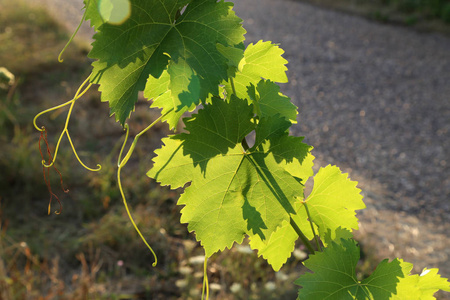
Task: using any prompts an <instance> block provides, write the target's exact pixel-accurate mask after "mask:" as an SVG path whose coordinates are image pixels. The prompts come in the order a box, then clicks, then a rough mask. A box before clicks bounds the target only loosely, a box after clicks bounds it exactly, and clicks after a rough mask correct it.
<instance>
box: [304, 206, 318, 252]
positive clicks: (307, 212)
mask: <svg viewBox="0 0 450 300" xmlns="http://www.w3.org/2000/svg"><path fill="white" fill-rule="evenodd" d="M302 202H303V205H305V209H306V214H307V215H308V221H309V224H310V225H311V230H312V232H313V234H314V240H315V241H316V244H317V250H319V251H320V252H322V247H320V243H319V239H318V238H317V234H316V231H315V230H314V225H313V223H312V219H311V215H310V214H309V209H308V205H307V204H306V201H305V200H303V201H302Z"/></svg>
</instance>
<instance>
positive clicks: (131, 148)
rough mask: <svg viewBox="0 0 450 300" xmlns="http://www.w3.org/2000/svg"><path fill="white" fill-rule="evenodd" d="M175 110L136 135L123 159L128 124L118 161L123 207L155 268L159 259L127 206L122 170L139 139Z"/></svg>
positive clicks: (118, 181)
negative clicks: (121, 176) (153, 260)
mask: <svg viewBox="0 0 450 300" xmlns="http://www.w3.org/2000/svg"><path fill="white" fill-rule="evenodd" d="M172 110H173V109H170V110H169V111H168V112H166V113H165V114H164V115H162V116H160V117H159V118H158V119H156V120H155V121H153V123H151V124H150V125H149V126H147V127H146V128H145V129H143V130H142V131H141V132H139V133H138V134H136V136H135V137H134V140H133V143H132V144H131V146H130V148H129V149H128V152H127V154H126V155H125V157H124V158H123V159H122V154H123V151H124V149H125V145H126V143H127V140H128V136H129V134H130V128H129V126H128V124H125V130H126V133H125V140H124V141H123V144H122V148H121V149H120V153H119V159H118V161H117V166H118V169H117V185H118V186H119V190H120V195H121V196H122V200H123V205H124V206H125V210H126V211H127V214H128V218H129V219H130V221H131V224H133V227H134V229H135V230H136V232H137V233H138V234H139V236H140V237H141V239H142V241H143V242H144V244H145V245H146V246H147V248H148V249H149V250H150V252H151V253H152V254H153V257H154V258H155V262H154V263H153V264H152V266H153V267H155V266H156V265H157V263H158V258H157V257H156V253H155V251H153V248H152V247H151V246H150V245H149V244H148V242H147V240H146V239H145V237H144V235H143V234H142V233H141V231H140V230H139V228H138V226H137V225H136V222H134V219H133V216H132V215H131V212H130V209H129V208H128V204H127V199H126V197H125V193H124V191H123V188H122V181H121V180H120V173H121V171H122V168H123V167H124V166H125V165H126V164H127V162H128V160H129V159H130V157H131V155H132V154H133V152H134V149H135V148H136V144H137V141H138V139H139V137H140V136H141V135H143V134H144V133H145V132H147V131H148V130H149V129H150V128H152V127H153V126H155V125H156V124H157V123H158V122H159V121H161V120H162V119H163V118H164V117H165V116H166V115H167V114H169V113H170V112H172Z"/></svg>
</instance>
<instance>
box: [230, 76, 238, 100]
mask: <svg viewBox="0 0 450 300" xmlns="http://www.w3.org/2000/svg"><path fill="white" fill-rule="evenodd" d="M230 84H231V89H232V90H233V94H234V95H235V96H236V97H237V94H236V87H235V86H234V79H233V77H230Z"/></svg>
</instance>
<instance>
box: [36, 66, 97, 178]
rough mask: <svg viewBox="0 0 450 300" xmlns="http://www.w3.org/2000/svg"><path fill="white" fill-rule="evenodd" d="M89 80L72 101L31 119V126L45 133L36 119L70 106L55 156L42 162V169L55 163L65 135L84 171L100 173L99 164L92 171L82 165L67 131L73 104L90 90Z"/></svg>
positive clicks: (82, 85)
mask: <svg viewBox="0 0 450 300" xmlns="http://www.w3.org/2000/svg"><path fill="white" fill-rule="evenodd" d="M90 78H91V75H89V76H88V78H86V80H85V81H84V82H83V83H82V84H81V85H80V87H79V88H78V90H77V92H76V93H75V96H74V97H73V99H72V100H70V101H67V102H66V103H63V104H60V105H57V106H55V107H52V108H49V109H46V110H44V111H42V112H40V113H38V114H37V115H36V116H35V117H34V119H33V125H34V127H35V128H36V129H37V130H38V131H41V132H42V131H45V128H44V127H42V128H39V127H38V126H37V124H36V121H37V118H39V117H40V116H42V115H43V114H46V113H48V112H51V111H54V110H57V109H59V108H62V107H64V106H67V105H70V107H69V112H68V113H67V117H66V123H65V125H64V129H63V131H62V132H61V134H60V136H59V139H58V142H57V143H56V149H55V155H54V157H53V159H52V160H51V161H49V163H45V161H43V162H42V164H43V166H44V167H46V168H50V167H51V166H52V165H53V164H54V162H55V161H56V157H57V156H58V150H59V146H60V144H61V141H62V138H63V137H64V135H67V139H68V140H69V143H70V147H71V148H72V151H73V153H74V154H75V157H76V158H77V160H78V162H79V163H80V164H81V166H83V167H84V168H85V169H87V170H89V171H92V172H97V171H100V170H101V168H102V166H101V165H99V164H97V168H96V169H93V168H90V167H88V166H86V164H84V163H83V162H82V161H81V159H80V157H79V156H78V153H77V151H76V150H75V147H74V145H73V142H72V139H71V138H70V135H69V129H68V127H69V121H70V117H71V115H72V111H73V107H74V106H75V102H76V101H77V100H78V99H79V98H81V97H82V96H83V95H84V94H85V93H86V92H87V91H88V90H89V89H90V88H91V86H92V83H89V79H90ZM88 83H89V84H88ZM86 84H88V85H87V86H86V87H85V88H84V86H85V85H86ZM83 88H84V89H83Z"/></svg>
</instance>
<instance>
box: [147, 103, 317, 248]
mask: <svg viewBox="0 0 450 300" xmlns="http://www.w3.org/2000/svg"><path fill="white" fill-rule="evenodd" d="M252 112H253V108H252V106H249V105H248V104H247V101H245V100H242V99H238V98H236V97H234V96H232V97H231V99H230V101H229V102H226V101H223V100H220V99H215V98H213V99H212V102H211V104H207V105H205V108H204V109H202V110H200V111H199V113H198V114H197V115H194V116H193V117H191V118H188V119H185V120H184V122H185V124H186V130H187V131H189V133H183V134H179V135H175V136H172V137H170V138H167V139H164V143H165V146H164V147H162V148H161V149H159V150H157V151H156V154H157V155H158V156H157V157H156V158H155V159H154V166H153V168H152V169H151V170H150V171H149V172H148V173H147V175H148V176H150V177H152V178H154V179H156V180H157V181H158V182H160V183H161V184H163V185H171V186H172V188H177V187H180V186H182V185H184V184H186V183H188V182H190V186H189V187H187V188H186V189H185V192H184V193H183V194H182V195H181V197H180V199H179V201H178V204H179V205H184V206H185V207H184V208H183V209H182V211H181V213H182V216H181V222H182V223H188V224H189V225H188V229H189V230H190V231H195V233H196V236H197V239H198V240H200V241H201V243H202V245H203V246H204V248H205V251H206V255H207V256H211V255H212V254H213V253H215V252H217V251H221V250H223V249H224V248H226V247H228V248H230V247H231V246H232V245H233V243H234V242H238V243H240V242H242V240H243V238H244V236H245V235H246V234H247V235H249V236H251V237H252V236H259V237H260V238H261V239H263V240H265V239H268V238H269V237H270V236H271V234H272V233H273V232H274V231H275V230H276V229H277V228H278V227H280V226H281V225H282V224H283V221H288V220H289V218H290V215H291V214H295V205H296V204H295V202H296V200H295V199H296V197H299V196H301V195H302V194H303V185H302V184H301V183H300V182H299V181H298V180H296V179H295V178H294V177H293V176H292V175H291V174H289V173H288V172H287V171H286V170H285V169H284V165H285V164H286V160H294V158H293V157H289V156H287V157H284V158H283V159H282V158H281V157H280V156H279V157H275V154H274V151H271V150H270V149H271V148H274V149H276V148H277V147H276V146H277V145H276V143H277V141H279V140H280V139H278V140H277V139H276V138H275V136H274V135H275V134H276V133H277V132H278V130H276V129H275V128H277V126H272V127H273V128H274V130H272V131H271V132H270V131H267V130H263V132H264V133H265V135H264V136H265V140H261V138H259V143H258V144H256V143H255V145H254V146H253V147H252V148H250V149H248V150H247V151H245V150H244V149H243V147H242V146H241V141H242V139H243V137H245V136H246V135H247V134H248V133H250V131H252V130H253V129H254V128H255V127H256V135H257V136H259V135H260V134H261V133H260V132H259V130H258V126H260V125H261V122H260V123H259V124H255V123H253V122H252V117H253V113H252ZM268 122H269V121H265V122H262V124H263V125H264V123H268ZM273 122H275V121H273ZM285 122H287V121H285ZM287 123H290V122H287ZM266 126H267V127H269V128H270V127H271V126H269V125H268V124H267V125H266ZM279 130H282V131H283V132H284V131H286V128H285V127H282V128H281V129H279ZM301 140H302V138H294V139H293V140H291V141H290V144H287V143H286V144H285V145H286V146H288V147H289V146H290V147H297V144H298V143H301ZM307 150H308V147H305V148H304V151H306V152H307ZM306 156H307V154H306V153H302V154H301V155H300V156H299V157H306ZM295 159H297V158H295Z"/></svg>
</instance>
